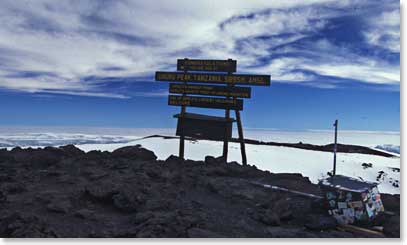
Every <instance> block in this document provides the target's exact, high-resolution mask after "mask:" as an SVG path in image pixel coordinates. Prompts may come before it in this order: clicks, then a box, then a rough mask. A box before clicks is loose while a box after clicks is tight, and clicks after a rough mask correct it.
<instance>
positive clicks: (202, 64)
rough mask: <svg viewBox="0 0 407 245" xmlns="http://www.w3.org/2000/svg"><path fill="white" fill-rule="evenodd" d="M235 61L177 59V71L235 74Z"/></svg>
mask: <svg viewBox="0 0 407 245" xmlns="http://www.w3.org/2000/svg"><path fill="white" fill-rule="evenodd" d="M236 63H237V62H236V60H232V59H230V60H199V59H178V60H177V70H178V71H185V70H187V71H213V72H236Z"/></svg>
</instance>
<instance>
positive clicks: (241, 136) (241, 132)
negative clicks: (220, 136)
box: [235, 110, 247, 165]
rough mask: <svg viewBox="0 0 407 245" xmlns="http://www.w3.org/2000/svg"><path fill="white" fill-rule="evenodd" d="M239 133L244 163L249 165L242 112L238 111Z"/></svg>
mask: <svg viewBox="0 0 407 245" xmlns="http://www.w3.org/2000/svg"><path fill="white" fill-rule="evenodd" d="M235 112H236V121H237V131H238V133H239V142H240V152H241V153H242V163H243V165H247V158H246V147H245V144H244V137H243V127H242V120H241V119H240V111H238V110H236V111H235Z"/></svg>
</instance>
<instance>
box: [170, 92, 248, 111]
mask: <svg viewBox="0 0 407 245" xmlns="http://www.w3.org/2000/svg"><path fill="white" fill-rule="evenodd" d="M168 105H174V106H191V107H204V108H213V109H225V110H239V111H241V110H243V100H239V99H223V98H214V97H192V96H177V95H170V96H168Z"/></svg>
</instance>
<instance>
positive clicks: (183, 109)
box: [178, 58, 187, 159]
mask: <svg viewBox="0 0 407 245" xmlns="http://www.w3.org/2000/svg"><path fill="white" fill-rule="evenodd" d="M185 60H187V58H185ZM184 73H187V69H186V68H185V69H184ZM184 84H187V82H184ZM185 95H186V94H185V93H183V94H182V96H185ZM185 112H186V106H184V105H183V106H181V113H180V117H181V120H180V119H178V120H180V127H181V132H182V133H181V135H180V137H179V158H181V159H184V151H185V136H184V125H183V121H184V119H183V117H184V115H185Z"/></svg>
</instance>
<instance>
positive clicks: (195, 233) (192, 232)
mask: <svg viewBox="0 0 407 245" xmlns="http://www.w3.org/2000/svg"><path fill="white" fill-rule="evenodd" d="M187 235H188V237H190V238H222V237H225V236H222V235H220V234H219V233H216V232H214V231H210V230H207V229H202V228H197V227H194V228H191V229H189V230H188V231H187Z"/></svg>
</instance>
